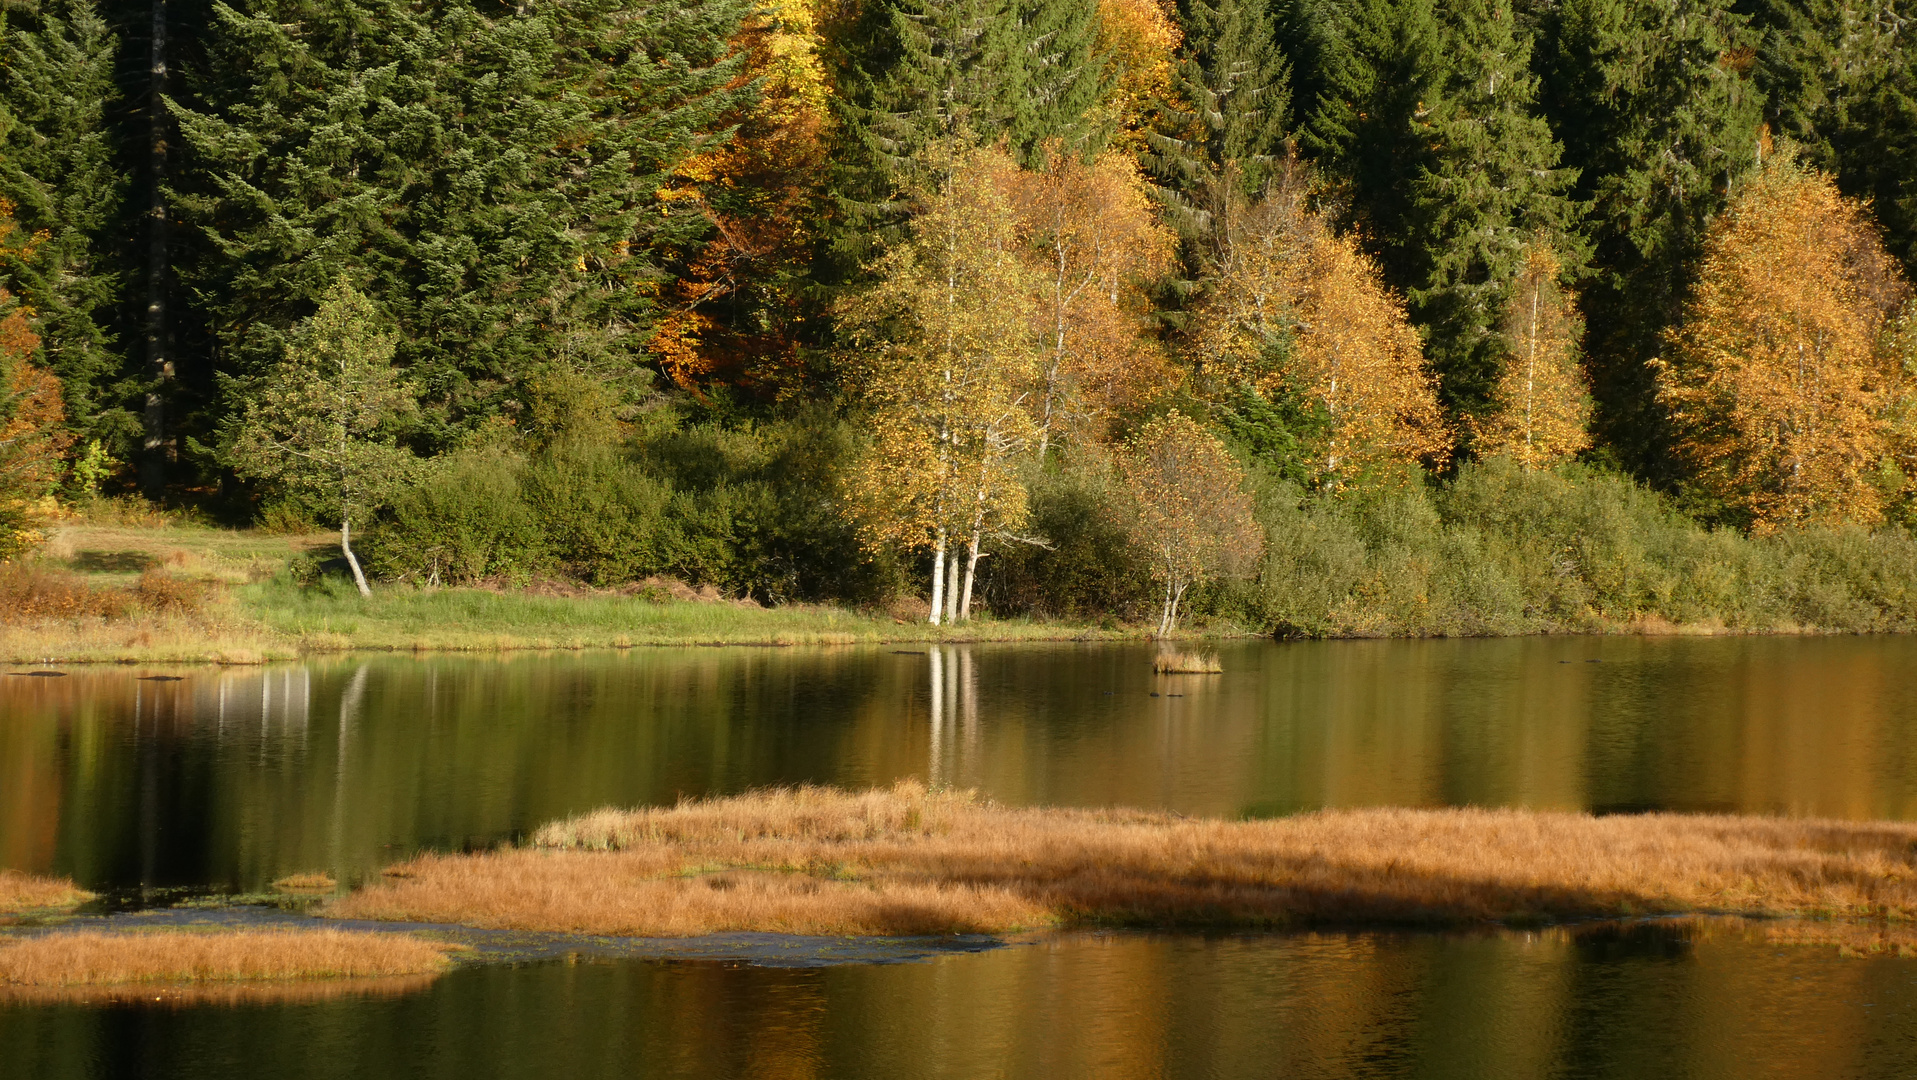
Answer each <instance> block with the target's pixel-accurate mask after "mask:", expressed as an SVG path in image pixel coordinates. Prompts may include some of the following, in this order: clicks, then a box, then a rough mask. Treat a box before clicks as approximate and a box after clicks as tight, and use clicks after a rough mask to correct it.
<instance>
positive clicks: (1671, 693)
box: [0, 638, 1917, 1080]
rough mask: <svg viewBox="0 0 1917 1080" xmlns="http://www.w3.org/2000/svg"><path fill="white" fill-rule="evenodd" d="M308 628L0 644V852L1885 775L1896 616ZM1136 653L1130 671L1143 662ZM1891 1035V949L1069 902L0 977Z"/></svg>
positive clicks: (1867, 1055)
mask: <svg viewBox="0 0 1917 1080" xmlns="http://www.w3.org/2000/svg"><path fill="white" fill-rule="evenodd" d="M1222 658H1223V660H1224V664H1225V667H1226V673H1225V674H1224V675H1222V676H1211V677H1198V676H1184V677H1158V676H1154V675H1152V674H1151V672H1150V667H1149V659H1150V652H1149V650H1148V649H1146V648H1142V647H1135V646H1113V645H1085V644H1060V645H1020V646H971V647H945V648H942V649H941V648H931V647H925V646H905V647H895V648H884V647H874V648H837V649H816V650H812V649H806V650H801V649H764V650H759V649H686V650H634V651H631V652H623V653H605V654H563V655H524V656H509V657H486V658H459V657H423V658H414V657H380V658H361V657H345V658H335V659H329V660H325V661H321V662H315V663H311V664H304V665H294V666H285V667H272V668H266V669H233V670H216V669H180V670H178V671H176V672H171V674H177V675H180V676H183V677H182V678H180V679H178V680H177V681H153V680H146V679H141V678H140V677H139V676H141V675H150V674H156V673H158V672H157V671H156V672H148V671H145V670H142V669H132V668H117V667H116V668H107V669H97V670H88V669H73V670H72V673H71V674H69V675H68V676H66V677H64V678H35V677H28V676H6V677H0V866H6V867H12V868H17V869H22V870H29V871H35V872H42V873H60V874H71V875H73V876H74V877H76V878H77V879H79V880H80V881H81V882H82V883H83V884H85V885H88V886H90V887H93V888H96V889H102V890H116V891H120V892H122V893H123V894H131V895H139V894H141V893H142V892H145V894H146V895H148V896H149V897H157V896H164V895H167V893H166V890H169V889H186V890H202V891H207V890H210V891H235V892H237V891H248V890H253V889H258V888H260V887H262V886H264V885H265V884H266V883H268V882H270V881H272V880H273V879H275V878H277V877H279V876H282V875H284V874H287V873H290V872H293V871H299V870H318V869H324V870H329V871H331V872H332V873H334V874H335V876H337V877H339V878H340V879H341V880H343V881H348V882H352V881H357V880H363V879H364V878H365V877H366V876H368V875H369V874H372V873H375V872H376V871H377V869H378V868H379V867H380V866H381V865H383V864H385V863H387V862H390V861H393V860H396V859H399V858H403V857H405V856H407V855H408V854H410V853H412V852H414V851H416V850H419V849H421V848H441V849H459V848H470V847H479V846H485V845H489V844H493V843H497V842H499V841H501V840H507V839H511V838H513V837H516V836H519V835H522V834H523V833H525V832H526V831H528V830H530V829H532V828H533V827H535V826H537V825H539V824H540V823H542V822H544V821H548V820H551V819H553V818H555V817H559V816H562V815H565V814H569V813H574V812H578V811H582V810H587V809H591V808H593V807H597V806H603V805H608V804H615V805H633V804H639V803H666V802H671V801H673V800H675V799H677V798H679V797H681V796H685V795H700V794H707V793H715V792H733V791H739V790H743V789H746V788H750V787H755V786H761V785H766V784H789V783H800V782H818V783H833V784H844V785H854V786H856V785H865V784H882V783H888V782H890V781H893V780H895V779H900V778H905V777H917V778H921V779H926V780H929V781H933V782H937V783H949V784H956V785H961V786H967V787H976V788H978V789H979V790H981V791H982V792H984V793H986V794H989V795H991V796H992V797H994V798H997V799H1001V800H1005V801H1010V802H1020V803H1051V804H1076V805H1103V804H1126V805H1135V806H1149V807H1165V808H1170V809H1174V810H1179V811H1183V812H1188V813H1202V814H1219V815H1270V814H1283V813H1291V812H1295V811H1298V810H1301V809H1309V808H1313V807H1320V806H1353V805H1376V804H1399V805H1458V804H1478V805H1520V806H1534V807H1552V808H1593V809H1600V810H1641V809H1651V808H1671V809H1682V810H1737V811H1745V812H1758V813H1782V814H1792V815H1820V816H1833V817H1851V818H1876V817H1890V818H1905V819H1912V818H1917V677H1913V676H1917V640H1912V639H1906V638H1816V639H1790V638H1735V639H1677V638H1666V639H1627V638H1618V639H1609V638H1605V639H1589V638H1537V639H1511V640H1490V641H1436V642H1327V643H1299V644H1282V645H1280V644H1272V643H1267V642H1244V643H1233V644H1228V645H1226V646H1225V647H1224V648H1223V650H1222ZM1154 695H1156V696H1154ZM269 1072H270V1073H278V1074H284V1075H288V1076H309V1075H310V1076H329V1077H330V1076H384V1075H407V1076H414V1075H416V1076H441V1075H448V1076H451V1075H459V1076H462V1077H473V1076H493V1075H497V1076H542V1075H570V1076H572V1077H577V1078H581V1080H583V1078H587V1077H598V1076H806V1077H812V1076H818V1077H825V1076H832V1077H881V1076H908V1077H909V1076H928V1077H930V1076H940V1077H943V1076H1010V1077H1026V1076H1030V1077H1043V1076H1061V1077H1063V1076H1101V1077H1102V1076H1113V1077H1130V1076H1139V1077H1145V1076H1166V1077H1186V1076H1191V1077H1199V1076H1203V1077H1214V1076H1215V1077H1241V1076H1243V1077H1251V1076H1619V1077H1624V1076H1630V1077H1637V1076H1645V1077H1651V1076H1698V1077H1734V1076H1793V1077H1795V1076H1804V1077H1811V1076H1900V1075H1905V1076H1917V962H1912V961H1909V960H1898V959H1871V960H1860V959H1840V958H1838V957H1837V956H1836V954H1835V952H1834V951H1831V950H1810V949H1801V948H1799V949H1780V948H1779V947H1776V946H1770V945H1764V944H1761V943H1758V942H1756V941H1754V940H1752V939H1750V938H1748V936H1740V935H1738V934H1735V933H1729V932H1726V933H1721V934H1706V935H1704V936H1703V937H1702V938H1701V939H1693V937H1692V936H1690V935H1686V934H1679V935H1677V936H1675V937H1673V936H1671V935H1670V934H1665V933H1652V932H1648V931H1646V932H1643V933H1638V934H1634V935H1625V936H1624V937H1617V936H1615V935H1611V936H1606V935H1603V934H1598V935H1596V936H1593V935H1591V934H1588V933H1586V934H1581V935H1580V934H1571V933H1564V932H1559V933H1549V934H1542V935H1525V934H1489V935H1477V936H1462V937H1460V936H1444V935H1388V934H1357V935H1330V936H1322V935H1321V936H1277V935H1266V936H1253V937H1232V938H1199V937H1181V936H1152V935H1109V936H1068V937H1062V938H1056V939H1050V940H1047V941H1044V942H1042V943H1039V944H1027V945H1019V946H1015V947H1011V948H1007V949H1002V950H995V951H992V952H987V953H979V954H970V955H953V956H946V957H942V958H940V959H936V960H932V961H926V962H919V963H908V964H897V965H872V964H858V965H849V966H837V967H828V968H821V969H808V970H788V969H778V968H767V967H763V966H751V965H746V966H738V965H716V964H699V963H683V962H660V961H617V962H587V963H579V964H566V963H539V964H524V965H518V966H484V967H473V968H467V969H462V970H459V971H456V972H455V973H453V974H452V975H449V976H447V977H446V978H444V979H442V980H440V982H439V983H438V984H436V985H435V986H434V987H432V988H431V989H430V990H427V991H424V992H422V993H418V994H414V995H411V996H407V997H404V998H399V999H378V998H346V999H342V1000H336V1001H324V1002H308V1003H303V1004H288V1005H277V1006H264V1005H249V1006H239V1007H232V1008H216V1007H197V1008H180V1009H173V1008H157V1007H156V1008H138V1007H128V1006H114V1007H106V1008H100V1007H81V1006H57V1007H55V1006H25V1005H11V1006H6V1005H0V1076H8V1077H10V1076H14V1075H20V1076H49V1077H68V1076H72V1077H81V1076H114V1075H153V1076H160V1075H196V1076H220V1075H235V1076H237V1075H241V1074H246V1075H258V1074H260V1073H269Z"/></svg>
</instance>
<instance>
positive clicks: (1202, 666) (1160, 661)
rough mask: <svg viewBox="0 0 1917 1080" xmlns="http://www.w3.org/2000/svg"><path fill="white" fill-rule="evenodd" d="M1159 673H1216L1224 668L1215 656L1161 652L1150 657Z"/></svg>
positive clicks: (1154, 668) (1153, 667) (1153, 668)
mask: <svg viewBox="0 0 1917 1080" xmlns="http://www.w3.org/2000/svg"><path fill="white" fill-rule="evenodd" d="M1152 670H1153V671H1155V672H1157V673H1158V674H1160V675H1217V674H1219V673H1221V672H1223V671H1224V670H1225V668H1224V665H1222V664H1220V663H1219V662H1218V658H1217V657H1216V656H1207V655H1205V654H1203V653H1192V652H1162V653H1159V654H1158V655H1157V656H1155V657H1153V658H1152Z"/></svg>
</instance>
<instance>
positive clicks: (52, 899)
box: [0, 870, 93, 914]
mask: <svg viewBox="0 0 1917 1080" xmlns="http://www.w3.org/2000/svg"><path fill="white" fill-rule="evenodd" d="M91 899H93V894H92V893H90V892H87V891H86V890H85V889H82V888H79V887H78V886H76V885H74V884H73V881H72V879H70V878H52V877H39V876H36V875H33V874H22V873H20V872H18V871H16V870H0V913H10V914H19V913H21V912H28V911H47V910H57V909H61V908H71V907H76V906H78V905H80V904H83V903H85V902H87V901H88V900H91Z"/></svg>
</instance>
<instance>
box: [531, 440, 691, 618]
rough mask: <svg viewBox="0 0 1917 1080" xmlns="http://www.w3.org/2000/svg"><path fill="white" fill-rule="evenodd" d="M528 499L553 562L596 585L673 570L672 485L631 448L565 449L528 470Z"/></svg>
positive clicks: (559, 448) (547, 455)
mask: <svg viewBox="0 0 1917 1080" xmlns="http://www.w3.org/2000/svg"><path fill="white" fill-rule="evenodd" d="M524 492H525V496H524V497H525V501H526V505H527V506H528V507H529V508H530V509H531V512H532V517H533V519H534V520H535V521H536V522H537V523H538V529H539V535H540V536H541V538H542V539H543V541H544V547H545V551H546V554H547V557H548V558H549V559H551V560H552V562H553V565H555V566H556V567H557V568H559V569H561V570H563V571H564V572H566V573H568V574H570V575H572V576H574V577H577V578H578V579H579V580H581V581H585V582H589V583H591V584H594V585H601V586H606V585H619V584H623V583H625V582H629V581H634V580H637V579H639V578H643V577H646V576H648V575H651V574H658V573H664V572H667V571H668V570H670V569H671V558H670V556H671V554H672V552H673V551H674V550H675V548H676V547H677V545H678V544H679V542H680V541H679V537H678V536H677V533H676V529H675V527H674V523H673V521H672V520H671V517H670V514H669V513H668V503H669V502H670V501H671V499H672V488H671V486H670V485H668V484H666V483H665V482H664V481H661V480H658V479H656V478H654V477H652V476H650V475H648V474H647V473H646V471H645V470H644V469H642V468H640V467H639V465H638V464H637V463H636V462H634V461H633V460H632V458H631V457H630V456H629V454H628V453H627V452H626V451H623V450H619V449H615V448H613V447H606V446H591V445H577V444H562V445H559V446H555V447H554V448H553V449H552V450H551V451H549V452H547V453H545V454H542V455H540V456H539V457H538V458H537V459H535V460H534V461H533V462H532V463H531V464H530V465H529V466H528V467H527V469H526V475H525V484H524Z"/></svg>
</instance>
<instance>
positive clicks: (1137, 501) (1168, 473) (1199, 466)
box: [1118, 409, 1264, 638]
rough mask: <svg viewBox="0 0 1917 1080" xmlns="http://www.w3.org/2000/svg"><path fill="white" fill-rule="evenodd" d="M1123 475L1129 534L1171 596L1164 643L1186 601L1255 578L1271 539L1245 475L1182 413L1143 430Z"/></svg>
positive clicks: (1166, 599) (1122, 464)
mask: <svg viewBox="0 0 1917 1080" xmlns="http://www.w3.org/2000/svg"><path fill="white" fill-rule="evenodd" d="M1118 467H1119V471H1120V474H1121V475H1122V476H1123V477H1124V479H1125V488H1126V491H1127V492H1128V494H1129V495H1130V497H1131V500H1132V503H1133V506H1132V514H1131V518H1130V520H1129V522H1128V523H1127V527H1128V528H1129V530H1130V532H1131V535H1132V539H1133V540H1134V541H1135V542H1136V543H1137V544H1138V545H1139V546H1140V547H1141V548H1143V549H1144V550H1145V551H1146V552H1147V553H1148V554H1149V556H1150V559H1151V567H1152V578H1153V580H1155V581H1156V582H1158V584H1159V586H1160V587H1161V588H1162V590H1163V593H1162V595H1163V607H1162V609H1161V611H1160V614H1159V618H1158V636H1159V637H1161V638H1162V637H1166V636H1168V635H1170V634H1171V632H1172V631H1173V630H1174V629H1176V628H1177V626H1178V609H1179V605H1180V604H1181V603H1183V602H1184V599H1185V593H1186V592H1187V591H1188V590H1189V589H1190V588H1191V587H1192V586H1193V585H1195V584H1197V583H1199V582H1201V581H1205V580H1207V579H1209V578H1214V577H1219V576H1230V575H1237V574H1241V573H1245V572H1248V571H1250V570H1251V568H1253V567H1255V566H1256V565H1257V563H1258V559H1259V556H1260V555H1261V553H1262V552H1263V550H1264V534H1263V532H1262V531H1260V529H1259V527H1258V522H1257V521H1256V519H1254V518H1253V517H1252V512H1251V498H1250V496H1248V495H1246V494H1245V490H1244V483H1245V473H1244V470H1243V469H1241V468H1239V467H1238V463H1237V462H1236V461H1234V460H1232V456H1231V452H1230V451H1228V450H1226V449H1225V444H1224V443H1222V442H1220V441H1219V439H1218V437H1217V436H1216V435H1213V434H1212V433H1211V432H1209V431H1206V430H1205V429H1204V427H1203V426H1201V425H1200V424H1199V423H1198V422H1197V421H1195V420H1193V419H1192V418H1190V417H1188V416H1186V415H1184V414H1183V413H1181V412H1179V411H1178V410H1177V409H1173V410H1171V411H1170V412H1167V413H1166V414H1164V415H1163V416H1160V417H1158V418H1156V419H1154V420H1152V421H1151V422H1149V423H1147V424H1146V425H1144V426H1143V427H1141V428H1139V429H1138V431H1137V432H1136V433H1134V434H1133V435H1132V437H1131V438H1130V439H1129V440H1127V441H1126V443H1125V448H1124V452H1123V453H1122V454H1121V455H1120V457H1119V459H1118Z"/></svg>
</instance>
